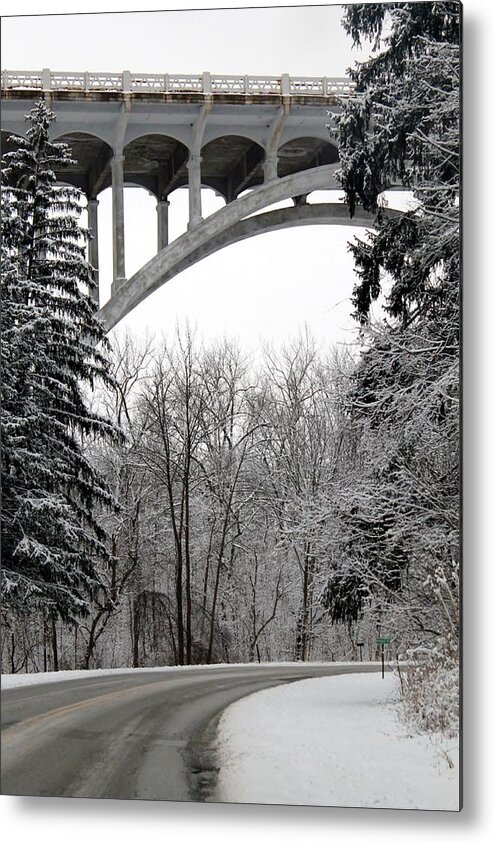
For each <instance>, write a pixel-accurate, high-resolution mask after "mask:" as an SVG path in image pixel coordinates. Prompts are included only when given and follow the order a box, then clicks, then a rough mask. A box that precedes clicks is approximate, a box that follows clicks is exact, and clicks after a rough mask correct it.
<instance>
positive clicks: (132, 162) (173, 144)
mask: <svg viewBox="0 0 494 843" xmlns="http://www.w3.org/2000/svg"><path fill="white" fill-rule="evenodd" d="M124 156H125V158H124V165H123V167H124V180H125V182H126V183H133V184H135V185H140V186H141V187H145V188H146V190H148V191H149V192H150V193H153V194H154V195H155V196H156V197H157V198H160V199H165V198H166V197H167V196H168V194H170V193H171V192H172V191H173V190H175V188H176V187H179V186H180V185H181V184H183V182H184V179H185V182H186V181H187V160H188V157H189V150H188V149H187V147H186V146H185V144H183V143H181V142H180V141H179V140H176V139H175V138H172V137H169V136H168V135H158V134H151V135H140V136H139V137H138V138H134V140H132V141H131V142H130V143H128V144H127V146H126V147H125V149H124Z"/></svg>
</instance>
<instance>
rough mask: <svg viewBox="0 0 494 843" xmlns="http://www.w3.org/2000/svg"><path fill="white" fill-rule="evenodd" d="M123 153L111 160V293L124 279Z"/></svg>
mask: <svg viewBox="0 0 494 843" xmlns="http://www.w3.org/2000/svg"><path fill="white" fill-rule="evenodd" d="M123 162H124V156H123V155H114V156H113V158H112V162H111V185H112V213H113V284H112V293H113V292H114V291H116V290H118V288H119V287H120V285H121V284H123V282H124V281H125V233H124V179H123Z"/></svg>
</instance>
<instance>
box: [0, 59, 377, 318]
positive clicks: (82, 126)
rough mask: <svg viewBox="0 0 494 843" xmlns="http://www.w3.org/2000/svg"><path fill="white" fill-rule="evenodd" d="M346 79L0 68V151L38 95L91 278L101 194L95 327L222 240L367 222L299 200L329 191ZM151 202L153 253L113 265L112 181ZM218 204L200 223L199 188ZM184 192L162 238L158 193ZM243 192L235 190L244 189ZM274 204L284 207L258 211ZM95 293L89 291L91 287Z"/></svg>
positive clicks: (119, 217) (116, 222)
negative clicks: (83, 205) (61, 153)
mask: <svg viewBox="0 0 494 843" xmlns="http://www.w3.org/2000/svg"><path fill="white" fill-rule="evenodd" d="M352 92H353V91H352V86H351V83H349V82H348V80H346V79H330V78H326V77H323V78H305V77H290V76H289V75H287V74H282V75H280V76H279V77H269V76H263V77H252V76H226V75H224V76H219V75H212V74H210V73H203V74H200V75H190V76H185V75H183V76H179V75H175V76H174V75H170V74H162V75H160V74H133V73H130V72H129V71H124V72H123V73H115V74H92V73H59V72H52V71H50V70H48V69H45V70H42V71H35V72H25V71H22V72H13V71H3V72H2V148H3V151H7V150H8V149H9V148H10V143H11V142H10V141H9V139H8V138H9V136H12V135H21V136H22V135H23V134H24V133H25V131H26V123H25V114H26V113H27V112H28V111H29V109H30V108H31V107H32V106H33V105H34V103H35V102H36V101H37V100H38V99H39V98H40V97H44V98H45V100H47V101H48V102H49V103H50V106H51V108H52V110H53V111H54V112H55V115H56V121H55V124H54V130H53V137H54V138H55V139H61V140H64V141H65V142H67V143H68V144H69V145H70V147H71V149H72V153H73V157H74V159H75V161H76V162H77V163H76V164H75V165H73V166H72V167H71V168H66V169H64V171H63V172H60V173H57V175H58V177H59V178H60V179H61V180H63V181H64V182H66V183H69V184H72V185H74V186H76V187H78V188H80V189H81V190H82V191H83V193H84V194H85V196H86V198H87V209H88V225H89V228H90V229H91V231H92V235H93V236H92V239H91V240H90V242H89V245H88V252H89V254H88V257H89V261H90V263H91V265H92V266H93V269H94V274H95V279H96V281H98V276H99V257H98V195H99V194H100V193H101V192H102V191H103V190H105V189H106V188H108V187H111V191H112V237H113V281H112V286H111V297H110V300H109V301H108V302H107V303H106V304H105V305H104V306H103V307H102V308H101V309H100V311H99V315H100V318H101V319H102V321H103V322H104V324H105V326H106V328H107V330H110V329H111V328H113V327H114V326H115V325H116V324H117V323H118V322H119V321H120V319H122V318H123V317H124V316H125V315H127V314H128V313H129V312H130V311H131V310H132V309H133V308H134V307H136V306H137V305H138V304H139V303H140V302H141V301H143V300H144V299H145V298H146V297H147V296H148V295H150V294H151V293H152V292H154V291H155V290H156V289H158V288H159V287H160V286H161V285H162V284H164V283H165V282H166V281H168V280H170V279H171V278H173V277H174V276H176V275H177V274H178V273H180V272H182V271H183V270H184V269H186V268H187V267H189V266H191V265H192V264H194V263H197V261H200V260H201V259H203V258H204V257H206V256H207V255H210V254H212V253H213V252H215V251H217V250H218V249H221V248H224V247H225V246H228V245H230V244H231V243H235V242H238V241H239V240H242V239H245V238H247V237H252V236H255V235H257V234H261V233H263V232H266V231H273V230H277V229H281V228H286V227H289V226H295V225H315V224H324V225H327V224H330V225H342V224H344V225H348V224H349V223H350V222H351V223H352V224H354V225H369V224H370V223H371V221H372V220H371V217H370V216H369V215H368V214H365V213H364V212H362V211H361V212H358V213H357V215H356V216H355V217H354V218H353V220H351V221H350V220H349V217H348V213H347V210H346V208H345V206H344V205H343V204H341V203H340V204H337V203H325V204H309V203H307V196H308V195H309V194H310V193H312V192H313V191H316V190H332V189H333V190H336V189H338V187H339V185H338V183H337V182H336V180H335V175H334V174H335V171H336V170H337V168H338V152H337V148H336V145H335V143H334V141H333V140H332V139H331V134H330V132H329V131H328V126H331V123H333V122H334V117H335V115H336V114H338V113H339V112H340V111H341V103H342V99H344V98H346V97H348V96H351V95H352ZM125 185H138V186H140V187H143V188H145V189H146V190H148V191H149V192H150V193H151V194H152V195H153V196H154V197H155V198H156V218H157V224H156V229H157V254H156V255H155V257H153V258H152V259H151V260H150V261H148V263H147V264H146V265H145V266H143V267H142V268H141V269H140V270H138V272H136V273H135V274H134V275H133V276H132V277H131V278H127V277H126V271H125V227H124V186H125ZM203 187H209V188H212V189H213V190H214V191H215V192H216V193H217V194H218V195H219V196H221V197H223V198H224V200H225V203H226V204H225V206H224V207H222V208H221V209H220V210H218V211H216V212H215V213H213V214H211V215H210V216H209V217H207V218H205V219H203V217H202V208H201V189H202V188H203ZM177 188H185V189H187V190H188V204H189V219H188V228H187V231H186V233H185V234H183V235H182V236H181V237H178V238H177V239H176V240H174V241H173V242H171V243H170V242H169V238H168V211H169V199H168V197H169V195H170V194H171V193H172V191H174V190H176V189H177ZM246 191H247V192H246ZM286 199H292V200H293V207H288V208H281V209H277V210H266V209H268V208H269V206H271V205H273V204H275V203H277V202H279V201H281V200H286ZM96 295H97V296H98V301H99V294H98V289H97V288H96Z"/></svg>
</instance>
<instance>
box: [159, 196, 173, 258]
mask: <svg viewBox="0 0 494 843" xmlns="http://www.w3.org/2000/svg"><path fill="white" fill-rule="evenodd" d="M169 207H170V203H169V201H168V199H158V202H157V204H156V214H157V219H158V252H161V250H162V249H165V248H166V246H168V208H169Z"/></svg>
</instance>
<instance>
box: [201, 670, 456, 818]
mask: <svg viewBox="0 0 494 843" xmlns="http://www.w3.org/2000/svg"><path fill="white" fill-rule="evenodd" d="M398 697H399V692H398V683H397V680H396V678H395V677H394V676H393V675H391V674H387V675H386V676H385V678H384V679H382V678H381V676H380V674H364V673H362V674H350V675H345V676H334V677H330V678H321V679H305V680H302V681H299V682H295V683H292V684H289V685H283V686H279V687H276V688H271V689H269V690H266V691H259V692H257V693H256V694H253V695H251V696H250V697H246V698H245V699H243V700H240V701H239V702H236V703H234V704H233V705H232V706H230V707H229V708H228V709H227V710H226V711H225V713H224V714H223V716H222V718H221V720H220V724H219V730H218V748H217V751H218V756H219V765H220V773H219V777H218V784H217V791H216V794H215V799H218V800H220V801H224V802H259V803H265V804H266V803H267V804H280V803H282V804H290V805H332V806H345V807H350V806H355V807H372V808H416V809H422V810H442V811H456V810H458V803H459V776H458V747H457V745H455V742H453V741H449V742H445V741H442V742H441V741H439V740H437V741H436V742H434V741H433V740H431V738H429V737H427V736H423V735H421V736H418V735H413V736H412V735H410V733H409V732H407V729H406V727H405V726H403V724H402V723H400V721H399V719H398V710H399V705H398ZM448 758H449V759H450V763H453V762H454V764H455V766H454V768H452V769H451V768H450V766H449V763H448Z"/></svg>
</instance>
